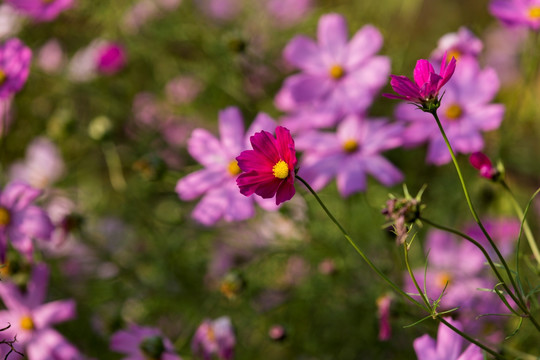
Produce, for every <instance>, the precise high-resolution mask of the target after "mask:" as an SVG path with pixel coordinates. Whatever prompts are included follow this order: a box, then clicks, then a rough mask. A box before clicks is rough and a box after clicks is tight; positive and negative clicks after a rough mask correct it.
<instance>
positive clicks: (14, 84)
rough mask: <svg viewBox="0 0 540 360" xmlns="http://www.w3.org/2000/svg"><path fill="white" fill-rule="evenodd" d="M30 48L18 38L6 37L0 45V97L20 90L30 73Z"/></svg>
mask: <svg viewBox="0 0 540 360" xmlns="http://www.w3.org/2000/svg"><path fill="white" fill-rule="evenodd" d="M31 59H32V50H30V49H29V48H28V47H27V46H26V45H24V44H23V43H22V42H21V41H20V40H19V39H8V40H6V41H5V42H4V43H2V44H1V45H0V99H5V98H7V97H9V96H11V95H12V94H14V93H16V92H17V91H19V90H21V89H22V87H23V86H24V84H25V83H26V79H27V78H28V74H29V73H30V60H31Z"/></svg>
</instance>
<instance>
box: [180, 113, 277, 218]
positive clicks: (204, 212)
mask: <svg viewBox="0 0 540 360" xmlns="http://www.w3.org/2000/svg"><path fill="white" fill-rule="evenodd" d="M274 128H275V122H274V120H272V119H271V118H270V117H269V116H268V115H266V114H264V113H261V114H259V115H257V117H256V118H255V120H254V122H253V123H252V125H251V126H250V128H249V129H248V131H247V133H244V123H243V120H242V114H241V113H240V111H239V110H238V109H237V108H234V107H229V108H227V109H225V110H222V111H220V113H219V129H220V134H221V140H219V139H217V138H216V137H215V136H214V135H212V134H210V133H209V132H208V131H206V130H204V129H195V130H194V131H193V133H192V134H191V137H190V138H189V140H188V151H189V153H190V154H191V156H193V157H194V158H195V159H196V160H197V161H198V162H199V163H201V164H202V165H203V166H204V169H202V170H199V171H196V172H194V173H191V174H189V175H187V176H185V177H183V178H181V179H180V180H178V183H177V184H176V193H177V194H178V196H179V197H180V199H182V200H184V201H189V200H193V199H195V198H197V197H199V196H201V195H204V196H203V198H202V200H201V201H200V202H199V204H198V205H197V206H196V207H195V209H194V210H193V213H192V217H193V218H194V219H196V220H197V221H199V222H201V223H202V224H204V225H213V224H215V223H216V222H217V221H218V220H219V219H221V218H223V219H224V220H225V221H239V220H245V219H248V218H250V217H252V216H253V215H254V211H255V210H254V207H253V201H254V198H248V197H245V196H243V195H242V194H240V191H238V186H237V185H236V178H237V177H238V175H239V174H240V172H241V170H240V168H239V167H238V162H237V161H236V159H235V157H236V156H237V155H238V154H240V152H242V150H245V149H248V148H249V142H248V139H249V136H250V135H251V134H253V133H254V132H255V131H257V130H261V129H268V130H272V129H274ZM255 200H256V201H257V202H258V203H259V204H260V205H261V206H263V207H264V208H265V209H275V205H273V204H271V203H270V202H269V201H263V200H262V199H259V198H257V197H255Z"/></svg>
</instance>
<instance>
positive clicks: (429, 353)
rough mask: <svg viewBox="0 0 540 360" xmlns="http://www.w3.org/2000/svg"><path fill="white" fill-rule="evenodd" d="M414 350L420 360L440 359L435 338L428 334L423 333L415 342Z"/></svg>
mask: <svg viewBox="0 0 540 360" xmlns="http://www.w3.org/2000/svg"><path fill="white" fill-rule="evenodd" d="M413 347H414V351H415V352H416V356H417V357H418V360H433V359H438V358H439V356H438V355H437V353H436V351H435V340H433V339H432V338H431V337H430V336H429V335H428V334H425V335H422V336H421V337H419V338H417V339H415V340H414V342H413Z"/></svg>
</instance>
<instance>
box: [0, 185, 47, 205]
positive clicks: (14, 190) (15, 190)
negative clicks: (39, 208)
mask: <svg viewBox="0 0 540 360" xmlns="http://www.w3.org/2000/svg"><path fill="white" fill-rule="evenodd" d="M39 195H41V190H39V189H35V188H33V187H31V186H30V185H28V184H25V183H23V182H21V181H13V182H10V183H9V184H8V185H6V187H5V188H4V191H3V192H2V194H1V195H0V204H1V205H2V206H7V207H8V208H9V209H11V210H16V211H18V210H21V209H24V208H25V207H27V206H28V205H29V204H30V203H31V202H33V201H34V200H35V199H36V198H37V197H38V196H39Z"/></svg>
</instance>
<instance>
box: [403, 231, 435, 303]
mask: <svg viewBox="0 0 540 360" xmlns="http://www.w3.org/2000/svg"><path fill="white" fill-rule="evenodd" d="M403 251H404V257H405V267H406V268H407V271H408V272H409V276H410V277H411V279H412V281H413V283H414V287H415V288H416V290H418V294H420V297H422V300H423V301H424V304H426V309H427V310H429V312H430V313H432V314H433V308H432V306H431V304H430V302H429V299H428V298H427V295H426V294H425V293H424V291H422V289H421V288H420V285H418V282H417V281H416V277H415V276H414V273H413V271H412V269H411V265H410V264H409V244H408V243H407V241H405V242H404V243H403ZM424 282H425V280H424Z"/></svg>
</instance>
